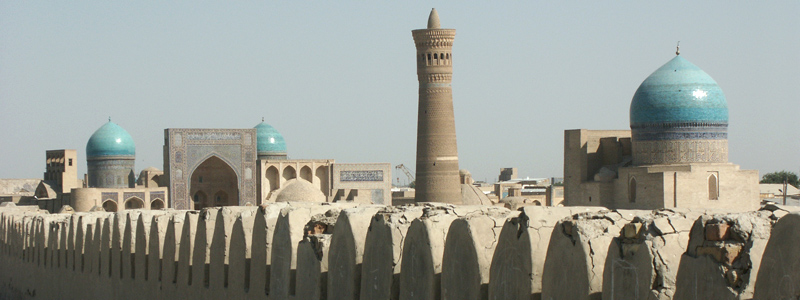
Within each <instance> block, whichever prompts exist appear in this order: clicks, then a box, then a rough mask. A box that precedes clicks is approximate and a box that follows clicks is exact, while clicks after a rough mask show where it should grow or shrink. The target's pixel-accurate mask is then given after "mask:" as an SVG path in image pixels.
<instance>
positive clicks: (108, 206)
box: [103, 199, 118, 212]
mask: <svg viewBox="0 0 800 300" xmlns="http://www.w3.org/2000/svg"><path fill="white" fill-rule="evenodd" d="M103 210H104V211H107V212H117V210H118V208H117V202H115V201H114V200H110V199H109V200H106V201H104V202H103Z"/></svg>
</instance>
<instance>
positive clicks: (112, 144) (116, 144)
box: [86, 121, 136, 158]
mask: <svg viewBox="0 0 800 300" xmlns="http://www.w3.org/2000/svg"><path fill="white" fill-rule="evenodd" d="M105 156H136V145H135V144H134V143H133V138H132V137H131V135H130V134H128V132H127V131H125V129H122V127H119V125H117V124H114V123H113V122H111V121H108V123H106V124H105V125H103V126H101V127H100V128H99V129H97V131H95V132H94V134H92V137H90V138H89V142H88V143H86V157H87V158H93V157H105Z"/></svg>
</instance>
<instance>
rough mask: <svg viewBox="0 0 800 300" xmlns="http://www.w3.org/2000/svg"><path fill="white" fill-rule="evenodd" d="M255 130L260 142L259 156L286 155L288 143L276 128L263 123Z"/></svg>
mask: <svg viewBox="0 0 800 300" xmlns="http://www.w3.org/2000/svg"><path fill="white" fill-rule="evenodd" d="M254 128H255V129H256V140H257V141H258V155H286V141H284V140H283V136H282V135H281V133H280V132H278V130H276V129H275V127H272V126H270V125H269V124H267V123H264V122H261V123H260V124H258V125H256V127H254Z"/></svg>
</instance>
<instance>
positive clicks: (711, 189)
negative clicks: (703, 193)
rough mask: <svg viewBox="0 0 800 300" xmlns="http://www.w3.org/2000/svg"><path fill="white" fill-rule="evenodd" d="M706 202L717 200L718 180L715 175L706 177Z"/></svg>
mask: <svg viewBox="0 0 800 300" xmlns="http://www.w3.org/2000/svg"><path fill="white" fill-rule="evenodd" d="M708 200H719V178H718V177H717V174H715V173H711V175H708Z"/></svg>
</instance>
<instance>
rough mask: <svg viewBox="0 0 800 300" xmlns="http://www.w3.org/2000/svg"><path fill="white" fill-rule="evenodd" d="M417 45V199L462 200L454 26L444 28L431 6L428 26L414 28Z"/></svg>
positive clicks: (451, 201) (420, 200) (427, 200)
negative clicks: (454, 86)
mask: <svg viewBox="0 0 800 300" xmlns="http://www.w3.org/2000/svg"><path fill="white" fill-rule="evenodd" d="M411 33H412V35H413V36H414V44H415V45H416V47H417V79H418V80H419V110H418V112H417V176H416V199H415V200H416V202H447V203H454V204H460V203H461V202H462V200H461V185H460V182H459V173H458V170H459V169H458V148H457V145H456V125H455V117H454V115H453V91H452V88H451V87H450V82H451V81H452V78H453V55H452V49H453V40H454V39H455V35H456V30H455V29H442V28H440V24H439V14H437V13H436V9H433V10H431V14H430V17H428V28H427V29H417V30H412V31H411Z"/></svg>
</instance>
